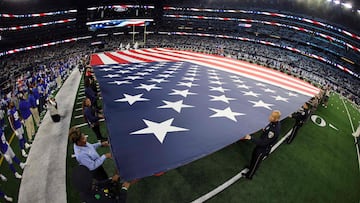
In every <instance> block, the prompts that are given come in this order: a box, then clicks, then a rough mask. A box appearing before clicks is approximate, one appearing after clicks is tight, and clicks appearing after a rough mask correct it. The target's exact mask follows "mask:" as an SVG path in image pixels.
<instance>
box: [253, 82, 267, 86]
mask: <svg viewBox="0 0 360 203" xmlns="http://www.w3.org/2000/svg"><path fill="white" fill-rule="evenodd" d="M255 85H256V86H261V87H266V85H265V84H264V83H260V82H259V83H256V84H255Z"/></svg>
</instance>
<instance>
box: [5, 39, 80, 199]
mask: <svg viewBox="0 0 360 203" xmlns="http://www.w3.org/2000/svg"><path fill="white" fill-rule="evenodd" d="M73 45H74V44H73ZM79 45H80V44H79ZM68 48H69V47H68V46H58V47H53V48H50V49H43V50H42V49H39V50H34V51H32V52H24V53H22V54H19V55H14V56H11V57H10V58H7V59H5V60H2V62H1V63H2V64H1V65H2V68H1V69H0V70H1V75H5V77H6V78H7V80H5V81H4V85H3V86H2V89H1V100H0V136H1V142H0V154H1V156H3V157H4V158H5V160H6V162H7V164H8V165H9V167H10V170H11V172H12V173H13V174H14V176H15V178H17V179H21V178H22V175H21V172H18V171H17V170H16V169H15V167H14V165H13V163H14V162H15V163H16V164H17V165H19V167H20V168H21V169H24V167H25V166H26V162H25V163H24V162H21V160H20V159H19V158H18V156H17V155H18V154H19V153H18V151H17V149H16V148H14V149H13V147H12V146H11V145H10V144H11V143H10V144H9V141H8V140H11V137H12V135H13V134H14V135H15V137H16V138H15V140H16V139H17V140H18V142H19V146H20V152H21V153H20V154H21V156H22V157H23V159H22V160H24V159H25V160H26V158H27V156H28V151H29V150H30V147H31V143H32V142H33V139H34V136H35V134H36V129H37V128H39V126H40V123H41V117H42V116H43V115H44V113H45V112H46V110H47V109H49V110H50V111H51V112H53V111H54V110H53V108H51V104H53V103H54V99H53V94H54V93H55V91H57V90H58V89H59V88H60V87H61V85H62V83H63V81H64V80H65V79H66V78H67V76H68V75H69V73H70V71H71V70H72V69H73V68H74V67H76V66H79V65H80V66H81V65H85V61H86V60H85V59H84V56H83V55H82V54H83V52H82V51H83V49H81V46H74V47H73V48H74V49H68ZM29 66H30V67H31V68H30V69H27V70H25V71H24V69H26V68H28V67H29ZM17 71H19V72H20V73H21V74H18V75H16V72H17ZM51 112H50V114H51ZM39 114H40V115H39ZM51 116H52V117H53V115H51ZM7 120H8V122H6V121H7ZM23 126H25V130H24V128H23ZM0 176H1V179H2V180H3V181H7V178H6V177H5V176H4V175H3V174H1V173H0ZM0 197H2V198H4V199H5V200H6V201H8V202H12V201H13V198H12V197H10V196H7V195H6V194H5V193H4V192H2V191H1V189H0Z"/></svg>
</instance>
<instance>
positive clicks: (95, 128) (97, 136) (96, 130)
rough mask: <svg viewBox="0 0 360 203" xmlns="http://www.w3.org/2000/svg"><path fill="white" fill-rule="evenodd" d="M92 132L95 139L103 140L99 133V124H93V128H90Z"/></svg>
mask: <svg viewBox="0 0 360 203" xmlns="http://www.w3.org/2000/svg"><path fill="white" fill-rule="evenodd" d="M91 129H92V130H93V131H94V133H95V135H96V138H97V139H98V140H104V139H105V138H104V137H103V136H102V135H101V132H100V124H98V123H97V124H94V126H93V127H92V128H91Z"/></svg>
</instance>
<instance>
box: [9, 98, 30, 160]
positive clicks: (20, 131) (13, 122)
mask: <svg viewBox="0 0 360 203" xmlns="http://www.w3.org/2000/svg"><path fill="white" fill-rule="evenodd" d="M8 119H9V123H10V126H11V129H12V130H13V131H14V133H15V135H16V137H17V138H18V139H19V145H20V148H21V154H22V156H23V157H27V153H26V151H25V148H26V149H28V148H30V147H31V145H29V144H28V143H27V142H26V140H25V137H24V128H23V127H22V122H21V118H20V115H19V113H18V111H17V110H16V107H15V104H14V102H13V101H11V102H10V103H9V109H8Z"/></svg>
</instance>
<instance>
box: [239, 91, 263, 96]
mask: <svg viewBox="0 0 360 203" xmlns="http://www.w3.org/2000/svg"><path fill="white" fill-rule="evenodd" d="M242 92H243V93H244V95H245V96H253V97H258V96H259V95H260V94H257V93H255V92H253V91H248V92H245V91H242Z"/></svg>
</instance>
